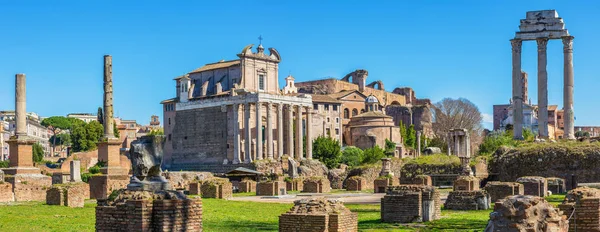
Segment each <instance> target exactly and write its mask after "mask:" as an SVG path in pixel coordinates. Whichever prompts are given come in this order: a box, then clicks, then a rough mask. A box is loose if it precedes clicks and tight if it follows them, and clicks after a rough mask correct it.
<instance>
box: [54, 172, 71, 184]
mask: <svg viewBox="0 0 600 232" xmlns="http://www.w3.org/2000/svg"><path fill="white" fill-rule="evenodd" d="M70 179H71V174H70V173H68V172H67V173H62V172H55V173H52V184H63V183H67V182H69V181H71V180H70Z"/></svg>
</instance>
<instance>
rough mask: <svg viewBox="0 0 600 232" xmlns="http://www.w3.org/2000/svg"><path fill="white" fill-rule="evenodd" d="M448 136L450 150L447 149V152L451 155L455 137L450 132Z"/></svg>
mask: <svg viewBox="0 0 600 232" xmlns="http://www.w3.org/2000/svg"><path fill="white" fill-rule="evenodd" d="M447 137H448V138H447V139H448V141H447V143H448V150H447V151H446V152H447V153H448V155H449V156H450V155H452V139H453V138H452V135H450V133H448V136H447Z"/></svg>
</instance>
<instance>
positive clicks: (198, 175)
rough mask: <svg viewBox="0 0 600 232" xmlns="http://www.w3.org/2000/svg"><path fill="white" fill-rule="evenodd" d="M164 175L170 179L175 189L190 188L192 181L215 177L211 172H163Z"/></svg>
mask: <svg viewBox="0 0 600 232" xmlns="http://www.w3.org/2000/svg"><path fill="white" fill-rule="evenodd" d="M162 175H163V176H164V177H165V178H167V180H169V182H170V183H171V185H173V188H174V189H183V190H189V189H188V188H189V186H188V185H189V184H190V183H191V182H197V181H204V180H207V179H209V178H213V174H212V173H210V172H163V173H162Z"/></svg>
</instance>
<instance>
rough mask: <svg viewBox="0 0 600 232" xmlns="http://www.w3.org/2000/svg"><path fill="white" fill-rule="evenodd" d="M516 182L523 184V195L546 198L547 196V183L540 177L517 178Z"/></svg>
mask: <svg viewBox="0 0 600 232" xmlns="http://www.w3.org/2000/svg"><path fill="white" fill-rule="evenodd" d="M517 182H519V183H521V184H523V188H524V192H525V195H532V196H538V197H546V196H547V195H548V182H547V181H546V178H544V177H541V176H524V177H519V178H518V179H517Z"/></svg>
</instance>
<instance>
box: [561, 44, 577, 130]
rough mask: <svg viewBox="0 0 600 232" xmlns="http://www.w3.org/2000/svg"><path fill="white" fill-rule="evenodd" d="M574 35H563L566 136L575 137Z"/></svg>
mask: <svg viewBox="0 0 600 232" xmlns="http://www.w3.org/2000/svg"><path fill="white" fill-rule="evenodd" d="M573 38H574V37H573V36H565V37H563V39H562V41H563V46H564V47H563V52H564V63H565V64H564V65H565V66H564V78H565V80H564V82H565V83H564V85H565V86H564V89H563V90H564V93H563V94H564V95H563V107H564V111H565V113H564V120H565V122H564V124H565V129H564V132H565V133H564V138H566V139H575V112H574V111H573V87H574V85H575V80H574V76H575V74H574V73H573Z"/></svg>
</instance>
